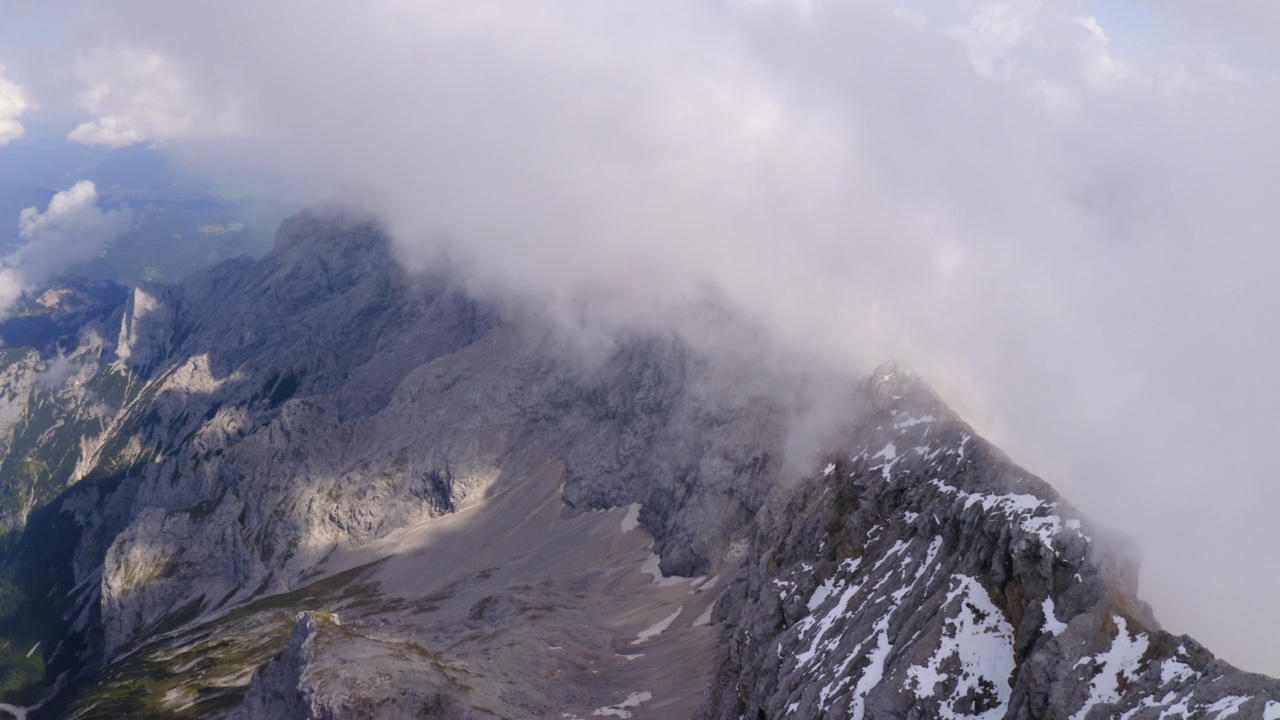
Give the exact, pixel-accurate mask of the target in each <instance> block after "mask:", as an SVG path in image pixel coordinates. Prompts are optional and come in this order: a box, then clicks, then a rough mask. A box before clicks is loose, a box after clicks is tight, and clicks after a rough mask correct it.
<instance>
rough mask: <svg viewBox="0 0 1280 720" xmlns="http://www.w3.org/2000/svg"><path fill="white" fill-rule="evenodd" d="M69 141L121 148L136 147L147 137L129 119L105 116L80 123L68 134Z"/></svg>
mask: <svg viewBox="0 0 1280 720" xmlns="http://www.w3.org/2000/svg"><path fill="white" fill-rule="evenodd" d="M67 139H68V140H70V141H71V142H73V143H79V144H81V145H102V146H105V147H111V148H121V147H128V146H129V145H136V144H138V143H140V142H143V141H145V140H146V139H147V137H146V135H144V134H143V133H142V131H141V130H139V129H138V128H137V127H134V126H133V124H132V123H131V122H130V121H129V119H128V118H125V117H121V116H119V115H104V116H103V117H100V118H98V119H97V120H93V121H90V122H84V123H80V124H79V125H77V126H76V127H75V128H74V129H73V130H72V131H71V132H70V133H68V134H67Z"/></svg>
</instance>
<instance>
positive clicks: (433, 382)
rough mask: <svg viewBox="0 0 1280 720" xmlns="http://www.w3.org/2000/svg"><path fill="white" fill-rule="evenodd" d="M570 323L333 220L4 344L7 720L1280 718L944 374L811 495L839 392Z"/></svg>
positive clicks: (896, 385)
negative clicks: (815, 415)
mask: <svg viewBox="0 0 1280 720" xmlns="http://www.w3.org/2000/svg"><path fill="white" fill-rule="evenodd" d="M558 327H559V326H557V325H555V324H552V323H549V322H547V321H546V320H545V319H544V318H542V317H541V316H540V315H539V313H538V311H537V309H536V308H534V307H531V306H529V305H528V304H527V303H518V302H513V301H505V302H504V301H497V300H482V299H478V298H477V297H474V296H472V295H471V294H470V293H468V292H467V290H466V288H465V286H464V285H462V284H461V283H460V282H459V280H458V278H457V277H456V276H455V274H454V273H453V272H452V271H451V270H450V268H449V267H447V266H441V267H438V268H437V269H435V270H434V271H431V272H428V273H425V274H422V275H409V274H407V273H406V272H405V271H404V270H403V269H402V268H401V266H400V265H399V264H398V263H397V262H396V260H395V258H394V256H393V253H392V251H391V248H390V246H389V242H388V240H387V238H386V236H385V235H384V234H383V233H382V231H381V230H380V229H379V228H378V226H377V225H376V223H373V222H372V221H369V220H367V219H362V218H353V217H350V216H345V215H340V214H335V213H328V212H324V211H313V212H309V213H304V214H302V215H299V216H296V217H293V218H291V219H289V220H288V221H286V222H285V223H284V224H283V225H282V226H281V228H280V231H279V233H278V235H277V239H276V244H275V247H274V249H273V250H272V251H271V252H270V253H268V254H267V255H266V256H264V257H263V258H261V259H258V260H254V259H250V258H238V259H235V260H231V261H228V262H225V263H223V264H220V265H217V266H215V267H213V268H210V269H209V270H207V271H205V272H203V273H200V274H197V275H195V276H192V277H190V278H188V279H187V280H185V281H184V282H182V283H181V284H178V285H159V284H144V285H140V286H138V287H136V288H134V289H133V290H132V291H131V292H130V293H128V296H127V298H126V299H125V300H124V301H123V302H121V303H120V304H119V305H118V306H115V307H114V308H113V309H112V310H111V312H110V314H109V315H103V314H102V313H98V314H92V313H90V314H85V315H83V316H82V317H81V318H80V319H79V320H78V321H77V322H75V323H71V324H70V325H65V326H59V327H58V329H57V332H55V333H53V334H54V335H56V336H57V337H54V338H52V341H51V342H47V343H46V344H45V345H44V346H42V347H38V348H15V349H8V350H5V351H4V355H3V357H0V410H3V412H0V416H2V418H0V419H2V420H3V421H2V422H0V445H2V446H3V447H4V449H5V453H6V454H5V458H4V462H3V465H2V466H0V492H2V493H3V494H2V495H0V499H3V504H0V512H3V515H0V523H3V528H4V529H5V531H6V532H7V535H6V536H5V540H4V543H3V550H2V552H3V555H2V556H0V677H2V678H3V681H0V691H2V692H3V696H2V697H0V699H3V700H4V701H5V702H8V703H11V704H12V706H13V707H14V708H15V710H17V708H18V707H20V706H25V710H18V711H19V712H25V713H26V714H27V717H30V718H37V719H38V718H46V717H47V718H54V717H74V718H119V717H135V718H184V717H185V718H190V717H227V718H242V719H245V720H248V719H251V718H375V717H376V718H399V717H405V718H408V717H442V718H482V717H506V718H526V717H554V718H578V719H579V720H585V719H586V718H589V717H635V718H644V717H650V718H672V717H698V718H741V717H745V718H774V717H800V718H817V717H824V718H860V717H866V718H877V717H904V718H907V717H920V718H927V717H946V718H951V717H972V718H979V717H980V718H997V717H1019V718H1021V717H1028V718H1029V717H1050V718H1056V717H1061V718H1067V717H1080V718H1086V717H1091V718H1099V717H1113V716H1120V715H1122V714H1124V715H1125V716H1126V717H1133V718H1143V717H1162V716H1170V715H1173V716H1176V714H1177V713H1178V712H1181V714H1182V715H1183V716H1185V717H1213V716H1214V715H1215V714H1217V715H1219V716H1222V717H1228V716H1232V712H1234V713H1235V715H1234V716H1236V717H1280V685H1278V684H1277V683H1276V681H1273V680H1271V679H1268V678H1264V677H1261V676H1257V675H1250V674H1247V673H1242V672H1240V671H1238V670H1236V669H1234V668H1232V667H1231V666H1229V665H1227V664H1226V663H1224V662H1222V661H1219V660H1216V659H1215V658H1214V657H1213V655H1212V654H1211V653H1210V652H1209V651H1208V650H1206V649H1205V648H1203V647H1201V646H1200V645H1198V644H1197V643H1196V642H1195V641H1194V640H1192V639H1190V638H1187V637H1175V636H1172V635H1170V634H1168V633H1166V632H1164V631H1162V630H1161V629H1160V627H1159V625H1158V624H1157V622H1156V621H1155V619H1154V618H1153V617H1152V616H1151V612H1150V610H1149V608H1148V607H1147V606H1146V605H1145V604H1144V603H1142V602H1141V601H1140V600H1139V599H1138V597H1137V593H1136V565H1135V563H1134V562H1132V561H1131V560H1130V559H1129V557H1130V554H1129V553H1128V552H1127V551H1126V545H1125V542H1124V541H1123V540H1122V539H1119V538H1115V537H1112V536H1110V535H1109V534H1108V533H1106V532H1105V531H1104V530H1102V529H1100V528H1096V527H1093V526H1092V524H1091V523H1089V522H1088V521H1087V520H1086V519H1084V518H1082V517H1080V516H1079V514H1078V513H1077V512H1075V511H1074V510H1073V509H1072V508H1071V507H1070V505H1068V504H1067V503H1066V502H1065V501H1064V500H1062V499H1061V498H1059V497H1058V496H1057V494H1056V493H1055V492H1054V491H1053V489H1052V488H1051V487H1050V486H1049V485H1047V484H1046V483H1044V482H1042V481H1041V480H1039V479H1037V478H1035V477H1033V476H1032V475H1030V474H1028V473H1026V472H1025V471H1023V470H1021V469H1020V468H1018V467H1017V466H1015V465H1014V464H1013V463H1012V462H1011V461H1010V460H1008V459H1007V458H1006V457H1004V456H1003V455H1002V454H1001V453H1000V452H999V451H998V450H996V449H995V448H994V447H992V446H991V445H989V444H988V443H986V442H985V441H983V440H982V439H981V438H980V437H978V436H977V434H976V433H975V432H974V431H973V429H972V428H970V427H969V426H968V425H966V424H965V423H964V422H963V420H962V419H960V418H959V417H957V416H956V415H955V413H953V412H952V411H950V410H949V409H948V408H947V407H946V406H945V405H944V404H943V402H942V401H941V400H940V399H939V398H938V397H937V396H936V395H935V394H934V393H933V392H932V391H931V390H930V389H929V388H928V387H927V386H926V385H924V383H923V382H922V381H920V380H919V379H917V378H915V377H914V376H913V375H911V374H910V373H909V372H907V371H905V370H902V369H899V368H896V367H894V366H885V367H884V368H881V369H880V370H878V371H877V372H876V373H875V374H873V375H872V376H871V377H869V378H868V379H866V380H865V381H863V382H862V383H861V384H859V385H857V386H851V387H848V388H847V392H846V391H845V390H837V391H835V396H834V397H831V398H828V399H829V400H833V401H835V404H837V405H839V406H841V407H842V408H843V409H844V410H845V411H846V412H845V413H844V416H843V417H842V419H841V420H839V421H836V420H831V421H829V425H830V427H829V428H828V430H829V431H830V432H827V433H825V434H823V433H819V434H821V435H823V436H824V437H825V436H828V435H829V436H832V437H835V438H836V440H835V441H833V442H831V443H829V445H830V447H829V448H826V450H825V452H827V454H828V456H827V457H826V458H825V459H823V460H821V461H820V462H817V463H816V465H812V459H811V458H808V457H804V456H799V455H797V453H796V451H795V448H794V446H795V443H794V442H792V441H791V438H792V437H793V435H794V434H795V433H797V432H799V425H800V423H802V422H805V421H806V418H807V416H806V414H805V408H804V407H803V403H797V402H794V400H795V397H794V396H793V395H791V394H789V392H790V391H789V390H788V388H793V387H796V386H798V385H799V384H802V383H800V380H799V378H800V376H801V375H802V373H800V372H798V371H796V370H794V369H786V368H783V369H779V368H776V367H767V364H765V363H760V364H753V363H750V362H746V363H737V364H726V363H724V362H722V361H720V360H718V359H717V358H716V357H714V356H713V354H710V353H708V352H706V351H704V350H702V349H699V348H697V347H694V346H691V345H689V344H688V343H687V342H685V341H683V340H682V339H681V338H679V337H677V336H675V335H668V334H663V333H659V332H641V331H634V332H630V333H624V334H622V335H621V336H619V337H616V338H613V339H611V340H609V341H608V342H599V343H592V344H591V345H590V346H584V345H582V344H581V343H580V341H579V340H575V339H573V338H568V337H565V336H564V335H563V333H561V332H560V331H559V329H558ZM50 348H52V349H50ZM752 350H753V348H751V347H743V348H741V349H740V352H739V354H741V355H748V356H749V355H750V354H751V352H752ZM55 370H56V372H55ZM841 393H844V394H841ZM810 465H812V467H810ZM797 468H800V469H799V470H798V469H797ZM3 709H4V708H3V707H0V710H3Z"/></svg>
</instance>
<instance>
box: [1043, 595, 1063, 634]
mask: <svg viewBox="0 0 1280 720" xmlns="http://www.w3.org/2000/svg"><path fill="white" fill-rule="evenodd" d="M1041 607H1042V608H1044V631H1045V632H1047V633H1049V634H1050V635H1053V636H1054V637H1057V636H1059V635H1061V634H1062V631H1063V630H1066V629H1067V624H1066V623H1064V622H1062V621H1061V620H1059V619H1058V616H1057V614H1056V613H1054V610H1053V598H1051V597H1047V598H1045V599H1044V603H1043V604H1042V605H1041Z"/></svg>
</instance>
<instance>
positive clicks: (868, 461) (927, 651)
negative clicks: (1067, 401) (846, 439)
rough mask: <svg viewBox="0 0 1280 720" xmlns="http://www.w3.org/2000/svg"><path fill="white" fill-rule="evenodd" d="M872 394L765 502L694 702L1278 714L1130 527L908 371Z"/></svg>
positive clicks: (836, 709)
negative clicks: (1151, 574)
mask: <svg viewBox="0 0 1280 720" xmlns="http://www.w3.org/2000/svg"><path fill="white" fill-rule="evenodd" d="M864 395H865V397H866V400H867V401H866V403H865V409H866V412H865V414H864V416H863V419H862V420H861V421H860V423H859V426H858V427H857V428H856V429H855V430H854V432H853V434H852V437H851V438H850V440H851V449H850V450H849V451H847V452H845V453H842V454H839V455H836V456H833V457H832V458H831V461H830V464H829V465H827V466H826V467H825V468H824V470H823V472H821V473H819V474H818V475H816V476H813V477H810V478H808V479H806V480H805V481H804V482H803V483H801V484H800V485H799V486H798V487H797V488H796V489H795V490H794V491H793V492H788V493H782V494H779V495H778V496H777V497H776V498H775V501H774V502H772V503H771V504H769V505H768V506H767V507H766V508H765V509H764V511H763V512H762V513H761V517H760V520H759V522H758V524H757V528H756V531H755V534H754V535H753V537H752V543H751V550H750V553H749V555H748V559H747V561H746V563H745V564H744V567H743V571H742V573H741V574H739V576H738V577H737V579H736V580H735V582H734V584H733V585H732V587H731V588H730V590H729V592H728V593H727V595H726V597H725V598H724V599H723V600H722V601H721V603H720V605H719V607H718V609H717V615H718V617H719V618H720V619H722V620H723V621H724V622H725V623H726V626H727V627H726V631H725V636H724V650H723V652H722V655H721V658H720V660H719V665H718V667H717V669H716V673H715V679H714V680H713V681H712V683H711V685H710V687H709V688H708V691H707V694H706V696H705V698H704V702H703V704H702V706H701V708H700V709H699V711H698V714H697V717H700V718H724V719H725V720H729V719H736V718H742V717H746V718H781V717H799V718H830V719H835V718H864V717H865V718H957V717H962V718H974V717H980V718H1094V719H1097V718H1114V717H1125V718H1156V717H1185V718H1192V717H1217V716H1221V717H1228V716H1234V717H1242V718H1243V717H1264V716H1266V717H1272V716H1274V715H1275V714H1276V713H1280V683H1277V682H1276V681H1275V680H1272V679H1270V678H1265V677H1261V676H1257V675H1251V674H1248V673H1244V672H1240V671H1238V670H1236V669H1235V668H1233V667H1231V666H1230V665H1228V664H1226V663H1224V662H1222V661H1219V660H1216V659H1214V657H1213V655H1212V654H1211V653H1209V652H1208V651H1207V650H1206V649H1204V648H1203V647H1201V646H1200V645H1198V644H1197V643H1196V642H1195V641H1193V640H1191V639H1190V638H1187V637H1175V636H1172V635H1170V634H1169V633H1166V632H1164V631H1162V630H1161V629H1160V626H1159V625H1158V624H1157V623H1156V621H1155V619H1154V618H1153V617H1152V615H1151V611H1150V608H1149V607H1148V606H1147V605H1146V604H1145V603H1143V602H1142V601H1141V600H1139V599H1138V598H1137V597H1136V595H1135V590H1136V585H1137V582H1136V573H1137V566H1136V563H1134V562H1133V561H1132V560H1131V555H1130V554H1129V553H1128V552H1127V551H1126V550H1125V548H1124V545H1123V542H1121V541H1117V540H1115V539H1112V538H1108V537H1107V536H1106V534H1105V533H1104V532H1103V531H1101V530H1100V529H1098V528H1096V527H1093V526H1092V525H1091V524H1090V523H1089V522H1088V521H1087V520H1086V519H1084V518H1081V517H1080V516H1079V514H1078V513H1077V512H1076V511H1075V510H1074V509H1073V508H1072V507H1071V506H1070V505H1069V504H1068V503H1067V502H1066V501H1065V500H1063V499H1062V498H1061V497H1059V496H1058V494H1057V493H1056V492H1055V491H1054V490H1053V489H1052V488H1051V487H1050V486H1049V485H1048V484H1046V483H1044V482H1043V481H1041V480H1039V479H1038V478H1036V477H1034V476H1032V475H1030V474H1028V473H1027V472H1025V471H1023V470H1022V469H1021V468H1018V467H1017V466H1015V465H1013V464H1012V463H1011V462H1010V461H1009V460H1008V459H1007V458H1006V457H1005V456H1004V455H1003V454H1001V453H1000V452H999V451H998V450H997V449H995V448H994V447H992V446H991V445H990V444H988V443H987V442H986V441H984V440H982V439H981V438H979V437H977V435H976V434H975V433H974V431H973V429H972V428H970V427H969V426H968V425H966V424H965V423H964V422H963V421H961V420H960V419H959V418H957V417H956V416H955V414H954V413H952V412H951V411H950V410H949V409H948V408H946V407H945V406H944V405H943V404H942V403H941V402H940V401H938V399H937V398H936V396H934V394H933V393H932V392H931V391H930V390H929V389H928V388H927V387H925V386H924V385H923V384H922V383H921V382H920V381H918V380H917V379H916V378H914V377H913V376H911V375H910V373H907V372H905V371H902V370H900V369H898V368H895V367H893V366H886V367H885V368H882V369H881V370H879V371H877V373H876V374H875V375H874V376H873V377H872V378H870V379H869V380H868V381H867V382H866V384H865V386H864ZM1228 710H1234V711H1235V713H1236V714H1235V715H1232V714H1231V713H1230V712H1227V711H1228Z"/></svg>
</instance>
